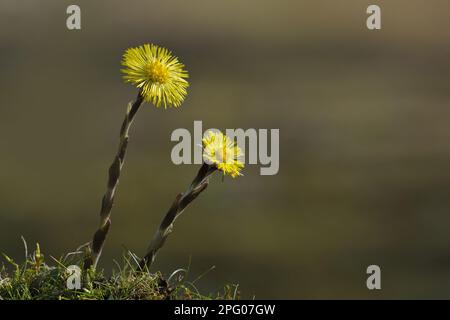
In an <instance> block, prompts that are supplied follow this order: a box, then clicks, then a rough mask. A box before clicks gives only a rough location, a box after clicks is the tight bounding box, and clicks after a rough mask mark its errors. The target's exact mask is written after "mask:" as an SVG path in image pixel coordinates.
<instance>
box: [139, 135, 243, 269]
mask: <svg viewBox="0 0 450 320" xmlns="http://www.w3.org/2000/svg"><path fill="white" fill-rule="evenodd" d="M202 145H203V160H204V163H203V165H202V166H201V167H200V170H199V171H198V173H197V176H196V177H195V178H194V180H193V181H192V183H191V185H190V186H189V188H188V189H187V190H186V192H184V193H180V194H178V195H177V196H176V197H175V200H174V202H173V203H172V206H171V207H170V208H169V210H168V212H167V213H166V215H165V216H164V218H163V220H162V221H161V224H160V225H159V227H158V229H157V230H156V232H155V234H154V236H153V239H152V241H151V243H150V245H149V247H148V249H147V252H146V254H145V256H144V257H143V258H142V260H141V261H140V263H139V267H140V268H141V269H143V268H145V267H148V268H150V266H151V265H152V264H153V262H154V260H155V257H156V254H157V252H158V250H159V249H161V248H162V246H163V245H164V243H165V241H166V239H167V237H168V236H169V234H170V233H171V232H172V231H173V227H174V223H175V220H176V219H177V218H178V217H179V216H180V215H181V214H182V213H183V211H184V209H186V207H187V206H188V205H189V204H190V203H191V202H192V201H194V200H195V199H196V198H197V197H198V195H199V194H200V193H202V192H203V191H204V190H205V189H206V188H207V187H208V184H209V177H210V176H211V174H213V173H214V172H215V171H222V173H223V175H230V176H231V177H233V178H235V177H237V176H239V175H241V170H242V168H243V167H244V164H243V162H242V161H241V158H242V157H243V153H242V151H241V149H240V148H239V147H238V146H237V145H236V143H235V142H234V141H232V140H231V139H230V138H229V137H227V136H225V135H223V134H222V133H221V132H213V131H208V132H207V133H206V135H205V137H204V138H203V141H202Z"/></svg>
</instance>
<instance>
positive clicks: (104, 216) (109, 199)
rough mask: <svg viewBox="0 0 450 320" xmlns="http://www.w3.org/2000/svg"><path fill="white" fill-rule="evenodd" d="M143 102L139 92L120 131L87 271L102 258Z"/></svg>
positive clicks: (128, 109)
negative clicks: (130, 140) (133, 129)
mask: <svg viewBox="0 0 450 320" xmlns="http://www.w3.org/2000/svg"><path fill="white" fill-rule="evenodd" d="M142 101H143V97H142V95H141V92H139V94H138V96H137V97H136V100H135V101H134V102H130V103H129V104H128V108H127V113H126V115H125V119H124V120H123V123H122V127H121V129H120V143H119V149H118V151H117V154H116V156H115V158H114V161H113V163H112V165H111V167H110V168H109V171H108V175H109V177H108V184H107V187H106V193H105V195H104V196H103V199H102V206H101V211H100V224H99V227H98V229H97V231H96V232H95V234H94V237H93V239H92V243H91V248H90V249H91V253H90V256H89V257H88V258H87V259H86V260H85V261H84V268H85V269H86V270H87V269H89V268H91V267H93V268H94V269H95V268H96V266H97V263H98V259H99V258H100V255H101V253H102V249H103V245H104V243H105V239H106V235H107V234H108V230H109V228H110V226H111V209H112V207H113V202H114V195H115V193H116V188H117V186H118V184H119V177H120V172H121V171H122V166H123V163H124V160H125V154H126V151H127V146H128V138H129V137H128V132H129V130H130V127H131V124H132V123H133V119H134V116H135V115H136V112H137V111H138V110H139V107H140V106H141V104H142Z"/></svg>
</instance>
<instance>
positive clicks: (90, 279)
mask: <svg viewBox="0 0 450 320" xmlns="http://www.w3.org/2000/svg"><path fill="white" fill-rule="evenodd" d="M25 248H26V246H25ZM25 251H26V252H25V255H26V259H25V261H24V262H23V263H21V264H19V263H17V262H15V261H14V260H13V259H11V258H10V257H9V256H7V255H6V254H3V257H4V263H3V264H2V266H1V268H0V300H68V299H70V300H171V299H175V300H211V299H225V300H234V299H239V292H238V290H237V288H238V287H237V285H226V286H225V287H224V288H223V289H222V290H221V291H220V292H218V293H215V294H208V295H203V294H201V293H200V292H199V290H198V289H197V288H196V286H195V282H196V281H197V279H198V278H197V279H196V280H194V281H192V282H190V281H188V280H186V278H187V274H188V270H185V269H178V270H176V271H175V272H173V273H172V275H171V276H170V277H169V278H168V279H165V278H164V277H163V275H162V274H161V273H160V272H156V273H149V272H148V270H144V271H139V270H137V268H136V267H135V266H136V260H137V259H136V256H135V255H134V254H132V253H131V252H128V253H126V254H124V255H123V259H122V262H121V263H118V262H116V268H115V269H114V270H113V272H112V275H111V276H110V277H105V276H104V274H103V272H102V271H93V270H89V272H85V271H83V272H82V274H81V288H80V289H69V288H68V286H67V280H68V279H69V277H70V275H71V273H70V271H69V270H68V267H69V266H74V265H75V266H78V267H79V268H80V270H81V268H82V267H81V266H82V265H83V257H82V252H72V253H69V254H67V255H65V256H64V257H61V258H59V259H57V258H54V257H50V259H48V258H47V259H46V258H45V257H44V255H43V254H42V253H41V250H40V248H39V244H37V246H36V249H35V251H34V252H33V253H32V254H31V255H28V252H27V249H26V250H25ZM48 260H51V264H52V265H50V264H48Z"/></svg>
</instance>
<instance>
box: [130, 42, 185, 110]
mask: <svg viewBox="0 0 450 320" xmlns="http://www.w3.org/2000/svg"><path fill="white" fill-rule="evenodd" d="M122 65H123V66H124V67H125V69H122V72H123V73H124V74H125V75H124V77H123V78H124V80H125V81H126V82H130V83H131V84H133V85H135V86H137V87H138V88H140V89H141V90H142V96H143V97H144V99H145V101H147V102H151V103H153V104H154V105H155V106H156V107H159V106H161V104H163V105H164V108H166V107H167V106H174V107H179V106H180V105H181V103H182V102H183V100H184V98H185V97H186V94H187V92H186V88H187V87H188V86H189V83H188V82H187V81H186V80H185V79H186V78H188V73H187V71H186V70H184V65H183V64H182V63H180V62H179V61H178V58H177V57H175V56H173V55H172V53H171V52H170V51H169V50H167V49H165V48H162V47H158V46H157V45H154V44H145V45H143V46H140V47H136V48H129V49H128V50H127V51H125V54H124V55H123V59H122Z"/></svg>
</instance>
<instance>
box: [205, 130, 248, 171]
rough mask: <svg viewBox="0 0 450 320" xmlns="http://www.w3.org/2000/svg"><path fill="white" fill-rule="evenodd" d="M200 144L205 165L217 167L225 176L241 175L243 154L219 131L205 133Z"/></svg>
mask: <svg viewBox="0 0 450 320" xmlns="http://www.w3.org/2000/svg"><path fill="white" fill-rule="evenodd" d="M202 142H203V160H204V161H205V162H206V163H207V164H209V165H212V166H215V167H217V169H219V170H221V171H222V172H223V173H224V174H225V175H227V174H228V175H230V176H232V177H233V178H235V177H237V176H240V175H242V174H241V169H242V168H244V163H243V162H242V161H241V158H242V157H243V153H242V150H241V148H239V147H238V146H237V145H236V142H234V141H233V140H231V139H230V138H229V137H228V136H226V135H224V134H223V133H222V132H220V131H208V132H206V134H205V136H204V138H203V140H202Z"/></svg>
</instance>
